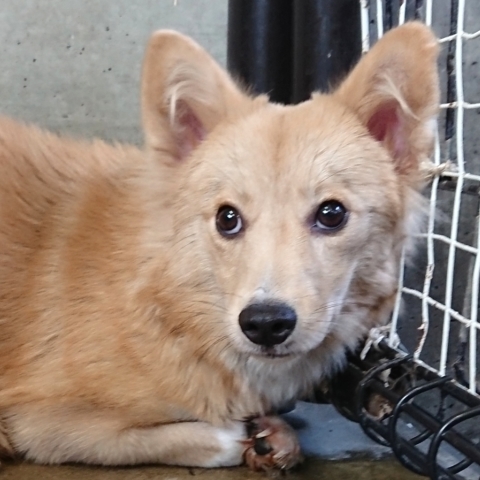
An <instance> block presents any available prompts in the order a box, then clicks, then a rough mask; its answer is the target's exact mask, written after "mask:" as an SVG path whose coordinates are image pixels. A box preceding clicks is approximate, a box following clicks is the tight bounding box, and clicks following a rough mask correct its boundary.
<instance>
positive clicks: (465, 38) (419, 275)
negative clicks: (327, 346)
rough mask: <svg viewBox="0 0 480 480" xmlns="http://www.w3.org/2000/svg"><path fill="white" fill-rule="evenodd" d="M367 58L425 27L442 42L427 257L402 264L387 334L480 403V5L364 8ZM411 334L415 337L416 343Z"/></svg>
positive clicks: (402, 0)
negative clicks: (383, 44)
mask: <svg viewBox="0 0 480 480" xmlns="http://www.w3.org/2000/svg"><path fill="white" fill-rule="evenodd" d="M360 6H361V29H362V50H363V52H366V51H367V50H368V49H369V48H370V47H371V45H373V44H374V43H375V41H377V40H378V39H379V38H380V37H382V35H383V34H384V32H385V31H387V30H389V29H390V28H392V27H394V26H395V25H398V24H402V23H404V22H405V21H407V20H410V19H413V18H416V19H421V20H422V21H424V22H425V23H427V24H428V25H430V26H432V28H433V30H434V31H435V33H436V34H437V36H438V37H439V38H440V43H441V46H442V52H441V55H440V64H439V66H440V74H441V88H442V103H441V106H440V117H439V121H438V133H437V136H436V143H435V149H434V154H433V157H432V160H431V164H429V165H426V166H425V167H426V171H428V172H429V173H430V175H431V182H430V185H429V188H428V191H427V196H428V199H429V209H428V218H427V220H426V228H425V231H424V232H423V233H422V234H420V235H419V239H418V240H419V247H420V256H419V258H417V259H416V260H415V263H411V264H410V263H409V262H408V260H407V262H405V259H402V263H403V266H402V271H401V275H400V278H399V294H398V297H397V302H396V304H395V308H394V312H393V315H392V319H391V323H390V325H389V331H388V332H387V333H386V337H387V340H388V343H389V345H390V346H391V347H393V346H395V345H396V342H397V339H398V338H400V342H401V343H402V344H403V345H404V347H405V348H406V349H407V350H408V351H410V352H412V353H413V358H414V361H415V362H417V363H418V364H421V365H422V366H423V367H425V368H427V369H430V370H432V371H434V372H436V373H438V374H439V375H441V376H445V375H447V374H452V375H454V376H455V378H456V380H457V382H458V383H459V384H461V385H463V386H465V387H466V388H468V389H469V390H470V392H472V393H474V394H476V395H478V394H479V391H480V390H479V388H478V385H479V382H478V380H477V376H478V374H479V373H480V368H478V361H479V358H480V357H479V354H480V352H479V351H478V350H479V349H478V347H477V343H478V338H479V336H480V331H479V330H480V323H479V321H478V320H479V319H478V307H479V305H478V294H479V279H480V255H479V252H480V232H479V206H480V202H479V198H480V197H479V195H480V157H479V156H478V148H480V138H479V137H480V135H479V134H480V118H479V117H478V115H480V101H479V100H480V82H479V81H478V79H477V76H478V74H479V73H480V71H479V70H478V62H480V2H478V0H424V1H423V0H371V1H368V0H360ZM412 332H415V333H414V334H413V335H412Z"/></svg>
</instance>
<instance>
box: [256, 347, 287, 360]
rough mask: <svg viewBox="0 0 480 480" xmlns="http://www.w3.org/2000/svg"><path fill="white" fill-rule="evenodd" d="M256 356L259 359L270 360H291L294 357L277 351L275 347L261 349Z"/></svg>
mask: <svg viewBox="0 0 480 480" xmlns="http://www.w3.org/2000/svg"><path fill="white" fill-rule="evenodd" d="M257 354H258V356H259V357H263V358H272V359H281V358H291V357H293V356H294V355H295V354H294V353H293V352H289V351H285V350H283V351H279V350H278V349H277V348H275V347H262V348H261V350H260V351H259V352H258V353H257Z"/></svg>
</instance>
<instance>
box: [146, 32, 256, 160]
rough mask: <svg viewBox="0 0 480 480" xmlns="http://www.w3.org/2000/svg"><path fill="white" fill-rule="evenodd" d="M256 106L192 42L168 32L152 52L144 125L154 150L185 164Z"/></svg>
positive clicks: (157, 37)
mask: <svg viewBox="0 0 480 480" xmlns="http://www.w3.org/2000/svg"><path fill="white" fill-rule="evenodd" d="M248 103H251V100H250V98H249V97H248V96H247V95H245V94H243V93H242V92H241V90H240V89H239V88H238V87H237V86H236V85H235V83H234V82H233V81H232V79H231V78H230V77H229V75H228V74H227V73H226V72H225V71H224V70H223V69H222V68H221V67H220V66H219V65H218V64H217V63H216V62H215V61H214V60H213V58H212V57H211V56H210V55H209V54H208V53H207V52H205V50H203V49H202V48H201V47H200V46H199V45H197V44H196V43H195V42H194V41H193V40H191V39H190V38H188V37H186V36H184V35H181V34H180V33H177V32H174V31H170V30H163V31H158V32H156V33H155V34H154V35H153V36H152V38H151V39H150V42H149V44H148V47H147V51H146V55H145V60H144V65H143V74H142V120H143V127H144V132H145V141H146V145H147V147H148V148H150V149H152V150H153V151H157V152H160V153H163V154H168V155H163V157H164V158H172V157H173V158H174V159H183V158H185V157H187V156H188V155H189V153H190V152H191V151H192V150H193V149H194V148H195V147H196V146H197V145H198V144H200V143H201V142H202V140H203V139H204V138H205V137H206V136H207V135H208V134H209V132H210V131H211V130H212V129H213V128H215V126H216V125H217V124H218V123H219V122H220V121H222V120H224V119H226V118H227V117H228V116H230V115H232V114H238V113H239V112H241V111H242V110H244V108H245V104H248Z"/></svg>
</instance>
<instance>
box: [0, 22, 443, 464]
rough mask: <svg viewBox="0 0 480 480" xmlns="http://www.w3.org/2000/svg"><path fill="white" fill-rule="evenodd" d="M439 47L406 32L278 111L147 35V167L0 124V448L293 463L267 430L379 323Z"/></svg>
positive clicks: (285, 432)
mask: <svg viewBox="0 0 480 480" xmlns="http://www.w3.org/2000/svg"><path fill="white" fill-rule="evenodd" d="M437 51H438V47H437V41H436V39H435V37H434V36H433V34H432V33H431V32H430V30H429V29H427V28H426V27H424V26H422V25H420V24H417V23H411V24H407V25H405V26H403V27H401V28H398V29H396V30H394V31H392V32H391V33H388V34H387V35H386V36H385V37H384V38H383V39H382V40H381V41H379V42H378V43H377V45H376V46H375V47H374V48H373V50H372V51H371V52H370V53H368V54H367V55H366V56H365V58H363V59H362V60H361V62H360V63H359V65H358V66H357V67H356V68H355V69H354V70H353V72H352V73H351V74H350V75H349V76H348V78H347V79H346V80H345V82H343V83H342V84H341V85H340V87H339V88H338V89H337V90H336V91H335V92H334V93H333V94H331V95H314V96H313V98H312V99H311V100H310V101H307V102H305V103H303V104H301V105H298V106H281V105H275V104H271V103H268V101H267V98H265V97H258V98H252V97H250V96H248V95H247V94H245V93H244V92H242V91H241V90H240V89H239V88H238V87H237V86H236V85H235V84H234V82H233V81H232V80H231V79H230V78H229V76H228V75H227V74H226V73H225V72H224V71H223V70H222V69H221V68H220V67H219V66H218V65H217V64H216V63H215V62H214V61H213V60H212V58H211V57H210V56H209V55H208V54H207V53H206V52H205V51H204V50H202V49H201V48H200V47H199V46H198V45H196V44H195V43H194V42H193V41H191V40H189V39H188V38H186V37H184V36H182V35H180V34H178V33H175V32H170V31H163V32H159V33H156V34H155V35H154V36H153V37H152V40H151V42H150V44H149V47H148V50H147V54H146V60H145V64H144V72H143V87H142V102H143V120H144V128H145V138H146V147H145V151H139V150H137V149H135V148H134V147H130V146H125V147H122V146H119V147H113V146H109V145H106V144H104V143H101V142H95V143H91V144H90V143H80V142H75V141H71V140H65V139H61V138H58V137H57V136H55V135H52V134H49V133H45V132H42V131H40V130H37V129H36V128H33V127H27V126H23V125H20V124H17V123H14V122H13V121H10V120H1V122H0V282H1V285H0V414H1V418H2V430H1V434H0V438H1V444H2V446H3V449H4V451H5V453H15V454H18V455H20V456H23V457H24V458H26V459H28V460H32V461H36V462H44V463H58V462H69V461H74V462H76V461H78V462H88V463H98V464H104V465H122V464H136V463H145V462H160V463H168V464H178V465H192V466H203V467H215V466H226V465H237V464H240V463H241V462H242V461H243V460H246V461H247V463H248V464H249V465H250V466H252V467H253V468H264V467H268V466H275V467H279V468H289V467H290V466H292V465H294V464H295V463H296V462H297V461H298V460H299V458H300V454H299V450H298V444H297V442H296V440H295V437H294V436H293V434H292V432H291V431H290V430H289V429H288V427H287V426H286V425H285V424H284V423H283V422H282V421H281V420H280V419H279V418H278V417H274V416H273V417H268V416H264V415H269V414H271V413H273V412H275V410H276V409H277V408H278V407H280V406H282V405H283V404H284V403H285V402H287V401H290V400H292V399H296V398H298V397H300V396H302V395H304V394H306V393H308V392H310V390H311V389H312V386H313V385H314V384H315V382H317V381H319V379H320V378H321V377H322V376H324V375H325V374H328V373H330V372H332V371H333V370H334V369H336V368H337V367H338V366H340V365H341V364H342V362H343V358H344V352H345V350H346V349H349V348H352V347H354V346H355V345H356V344H357V342H358V340H359V338H360V337H361V336H362V335H364V334H365V333H366V332H367V331H368V329H369V328H370V327H371V326H373V325H376V324H379V323H382V322H384V321H385V320H386V318H387V317H388V314H389V312H390V310H391V307H392V301H393V298H394V295H395V290H396V277H397V270H398V260H399V255H400V252H401V250H402V247H403V246H404V245H405V243H406V242H407V240H408V238H409V237H410V236H411V235H412V234H414V233H415V232H416V231H417V224H418V219H419V216H420V213H421V211H422V200H421V197H420V195H419V193H418V189H419V188H420V187H421V184H422V179H421V174H420V163H421V162H422V161H423V160H425V159H427V157H428V156H429V154H430V151H431V147H432V139H433V133H434V125H435V117H436V114H437V105H438V101H439V92H438V85H437V83H438V82H437V70H436V58H437ZM253 417H256V418H257V419H256V420H254V422H253V428H252V429H250V431H249V432H247V429H246V425H245V422H244V420H245V419H247V418H253ZM249 438H250V439H249Z"/></svg>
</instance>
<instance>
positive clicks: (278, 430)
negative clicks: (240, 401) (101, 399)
mask: <svg viewBox="0 0 480 480" xmlns="http://www.w3.org/2000/svg"><path fill="white" fill-rule="evenodd" d="M9 413H10V414H9V416H8V417H9V418H8V424H7V427H8V434H9V438H10V440H11V442H12V445H14V446H15V447H14V449H15V451H16V453H18V454H20V455H22V456H24V457H25V458H26V459H28V460H31V461H34V462H38V463H66V462H82V463H91V464H98V465H135V464H141V463H159V464H162V463H163V464H169V465H183V466H191V467H207V468H208V467H229V466H234V465H240V464H241V463H243V462H244V461H245V462H246V463H247V465H248V466H249V467H250V468H253V469H255V470H260V469H269V468H279V469H288V468H291V467H292V466H294V465H295V464H297V463H298V462H299V461H300V460H301V454H300V449H299V446H298V441H297V438H296V435H295V432H294V431H293V430H292V428H291V427H290V426H289V425H288V424H286V423H285V422H284V421H283V420H281V419H280V418H279V417H273V416H269V417H259V418H256V419H254V420H252V421H250V422H247V423H245V422H240V421H234V422H231V423H230V424H229V425H227V426H224V427H222V428H220V427H215V426H213V425H211V424H209V423H206V422H179V423H169V424H161V425H156V426H149V427H147V426H145V427H130V428H128V427H127V428H125V426H123V427H121V426H120V425H119V423H118V419H115V418H112V417H110V418H109V417H106V416H102V415H96V416H95V418H92V417H91V416H90V415H81V416H80V415H78V414H77V415H76V414H75V413H74V412H72V411H71V410H70V409H68V410H62V411H59V410H58V409H54V410H49V411H44V412H43V414H39V412H31V411H29V412H27V411H22V412H19V411H17V412H9ZM92 420H93V421H92Z"/></svg>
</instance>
